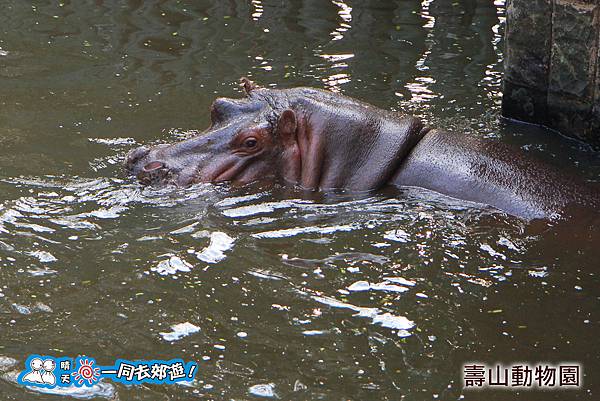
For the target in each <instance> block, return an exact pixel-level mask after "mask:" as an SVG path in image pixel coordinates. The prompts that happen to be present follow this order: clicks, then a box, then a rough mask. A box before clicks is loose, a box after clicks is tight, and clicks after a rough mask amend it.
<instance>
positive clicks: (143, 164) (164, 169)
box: [125, 146, 169, 185]
mask: <svg viewBox="0 0 600 401" xmlns="http://www.w3.org/2000/svg"><path fill="white" fill-rule="evenodd" d="M150 153H151V149H149V148H147V147H145V146H142V147H139V148H136V149H133V150H132V151H131V152H129V153H128V154H127V156H126V157H125V168H126V169H127V170H128V171H129V172H130V173H131V174H133V175H135V177H136V178H137V179H138V181H139V182H140V184H142V185H151V184H153V183H157V182H162V181H164V180H165V179H166V178H167V176H168V175H169V167H168V166H167V164H166V163H165V162H162V161H159V160H152V159H151V158H150V157H149V156H150ZM152 153H155V152H152Z"/></svg>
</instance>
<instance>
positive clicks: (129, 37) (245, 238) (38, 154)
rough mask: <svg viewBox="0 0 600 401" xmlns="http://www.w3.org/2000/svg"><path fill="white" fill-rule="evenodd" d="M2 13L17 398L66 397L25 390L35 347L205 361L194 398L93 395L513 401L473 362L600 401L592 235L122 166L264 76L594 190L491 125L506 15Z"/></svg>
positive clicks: (0, 331)
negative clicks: (176, 185)
mask: <svg viewBox="0 0 600 401" xmlns="http://www.w3.org/2000/svg"><path fill="white" fill-rule="evenodd" d="M0 9H1V10H2V12H1V13H0V48H1V50H0V89H1V90H0V143H1V144H2V148H1V150H0V194H1V196H0V372H4V373H2V374H1V377H2V379H1V380H0V399H2V400H23V399H32V400H45V399H48V400H54V399H56V397H55V396H54V395H47V394H42V393H39V392H32V391H28V390H25V389H23V388H21V387H19V386H18V385H16V384H15V383H14V378H15V369H17V368H20V367H21V366H22V363H23V361H24V360H25V359H26V357H27V355H29V354H32V353H38V354H51V355H57V356H59V355H66V356H77V355H79V354H86V355H89V356H94V357H95V358H97V360H98V362H99V363H100V364H110V363H111V362H112V361H114V360H115V359H117V358H126V359H139V358H145V359H171V358H183V359H185V360H195V361H197V362H198V363H199V373H198V376H197V379H196V381H194V382H193V383H191V384H189V385H186V386H182V385H177V386H145V387H126V386H122V385H116V384H113V383H110V382H106V383H101V384H100V385H99V386H96V387H94V388H92V389H89V390H78V391H74V390H69V391H67V392H66V394H67V395H69V396H71V397H78V398H97V399H109V400H116V399H118V400H189V399H196V398H198V399H255V398H265V397H266V398H279V399H336V400H339V399H355V400H359V399H361V400H362V399H389V400H398V399H403V400H426V399H442V400H457V399H480V397H481V396H485V397H487V399H489V400H505V399H510V398H511V397H516V394H515V393H513V392H507V391H504V392H486V393H473V392H468V391H464V390H462V388H461V381H460V374H461V372H462V365H463V364H464V362H465V361H482V362H486V363H489V364H492V363H495V362H498V361H501V362H506V363H513V362H518V361H529V362H532V363H534V362H538V361H547V362H551V363H557V362H560V361H579V362H580V363H582V364H583V366H584V371H585V372H586V375H585V377H584V389H583V390H581V391H570V392H539V391H537V392H536V391H534V392H527V393H526V394H525V395H524V396H525V397H526V398H527V399H529V400H548V399H556V400H564V399H595V398H596V397H598V394H599V389H598V388H597V387H598V383H597V381H596V380H595V379H594V378H595V377H596V373H595V372H597V371H598V369H600V360H599V359H598V355H600V354H599V351H600V349H599V346H598V342H597V341H596V340H595V339H596V338H597V336H598V334H600V330H599V326H598V325H599V323H600V322H599V319H600V313H599V312H598V310H599V309H598V304H599V302H600V294H599V293H598V288H600V287H599V284H600V283H599V279H598V273H597V267H598V262H597V261H598V260H599V259H598V256H600V255H599V254H598V251H599V249H598V248H599V247H598V243H597V242H594V238H598V237H589V236H586V232H587V231H586V228H585V227H584V225H583V224H582V223H578V225H575V226H570V227H567V228H566V230H570V231H569V232H568V233H567V234H565V233H564V231H565V230H563V229H564V228H561V229H560V230H559V229H558V227H555V226H553V225H552V224H550V223H547V222H536V223H534V224H528V223H526V222H524V221H521V220H519V219H517V218H514V217H511V216H507V215H504V214H503V213H499V212H494V211H492V210H486V209H481V208H480V207H478V206H476V205H470V204H466V203H464V202H458V201H452V200H449V199H445V198H444V197H441V196H437V195H434V194H431V193H425V192H420V191H417V190H401V191H383V192H380V193H375V194H367V195H365V196H362V197H356V196H350V195H348V194H344V193H338V194H326V195H322V194H315V195H314V196H307V195H306V194H305V193H297V192H294V191H293V190H290V189H288V188H279V187H275V188H245V189H231V188H228V187H227V186H210V185H199V186H195V187H193V188H189V189H182V190H177V191H174V190H157V189H147V188H146V189H143V188H140V187H139V186H138V185H137V184H135V183H134V182H132V181H131V180H130V179H128V178H127V177H125V176H124V174H123V172H122V171H121V167H120V164H121V162H122V159H123V156H124V154H125V153H126V152H127V150H129V149H130V148H132V147H134V146H136V145H139V144H141V143H154V142H160V141H174V140H178V139H181V138H185V137H187V136H189V135H193V134H194V132H197V131H198V130H201V129H203V128H204V127H205V126H207V124H208V112H207V111H208V107H209V105H210V103H211V102H212V101H213V100H214V98H215V97H217V96H233V97H236V96H241V93H240V90H239V88H238V87H237V84H236V81H237V80H238V79H239V77H240V76H244V75H246V76H250V77H252V79H254V80H256V81H257V82H259V83H261V84H263V85H270V86H276V87H292V86H298V85H310V86H315V87H319V88H328V89H330V90H333V91H339V92H342V93H345V94H347V95H350V96H354V97H357V98H359V99H362V100H366V101H369V102H371V103H373V104H375V105H377V106H380V107H383V108H388V109H396V110H406V111H409V112H411V113H413V114H415V115H417V116H419V117H421V118H423V119H424V120H425V121H426V122H427V123H428V124H431V125H435V126H438V127H444V128H446V129H449V130H454V131H457V132H464V134H465V135H477V136H483V137H490V138H498V139H500V140H502V141H505V142H508V143H512V144H514V145H515V146H519V147H521V148H523V149H524V150H526V151H528V152H530V153H531V154H533V155H534V156H536V157H541V158H544V159H547V160H548V161H549V162H550V163H554V164H556V165H559V166H560V167H561V168H562V169H566V170H572V171H575V172H576V173H577V174H579V175H581V176H582V177H583V178H584V179H586V180H589V181H598V178H599V177H600V157H599V156H598V154H597V153H593V152H591V151H590V150H589V149H588V148H587V147H586V146H584V145H581V144H579V143H576V142H573V141H569V140H567V139H565V138H562V137H560V136H558V135H556V134H553V133H551V132H549V131H545V130H542V129H539V128H535V127H530V126H522V125H518V124H514V123H510V122H506V121H501V120H500V119H499V109H500V98H501V92H500V91H501V88H500V79H501V63H502V46H503V42H502V32H503V29H504V22H505V21H504V13H505V5H504V2H503V1H496V2H495V3H493V2H491V1H483V0H480V1H476V0H471V1H466V0H465V1H459V2H449V1H448V2H446V1H441V0H436V1H428V0H424V1H411V0H407V1H395V2H392V1H375V0H373V1H352V2H351V1H342V0H335V1H325V0H320V1H316V0H305V1H296V0H294V1H286V2H282V1H260V0H253V1H250V2H242V1H223V2H216V1H215V2H208V1H143V2H142V1H133V0H131V1H128V2H118V1H102V2H98V1H76V2H75V1H66V0H64V1H61V2H58V1H35V2H28V1H17V0H13V1H10V0H2V1H0ZM587 223H588V224H593V222H587ZM577 234H580V235H579V236H577ZM590 238H591V239H590ZM16 363H17V364H18V365H15V364H16ZM482 394H483V395H482ZM521 396H523V394H521Z"/></svg>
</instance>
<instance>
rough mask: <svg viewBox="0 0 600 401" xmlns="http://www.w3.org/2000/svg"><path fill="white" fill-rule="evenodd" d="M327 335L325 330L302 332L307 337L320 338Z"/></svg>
mask: <svg viewBox="0 0 600 401" xmlns="http://www.w3.org/2000/svg"><path fill="white" fill-rule="evenodd" d="M325 333H326V332H325V331H323V330H304V331H303V332H302V334H304V335H305V336H320V335H322V334H325Z"/></svg>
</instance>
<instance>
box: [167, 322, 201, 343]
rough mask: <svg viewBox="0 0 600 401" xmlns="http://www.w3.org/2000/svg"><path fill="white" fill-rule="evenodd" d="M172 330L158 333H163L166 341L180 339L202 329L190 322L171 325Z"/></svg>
mask: <svg viewBox="0 0 600 401" xmlns="http://www.w3.org/2000/svg"><path fill="white" fill-rule="evenodd" d="M171 330H173V331H171V332H168V333H158V334H160V335H161V337H162V338H163V340H165V341H178V340H181V339H182V338H184V337H187V336H189V335H192V334H194V333H197V332H199V331H200V327H198V326H196V325H194V324H192V323H190V322H184V323H177V324H174V325H172V326H171Z"/></svg>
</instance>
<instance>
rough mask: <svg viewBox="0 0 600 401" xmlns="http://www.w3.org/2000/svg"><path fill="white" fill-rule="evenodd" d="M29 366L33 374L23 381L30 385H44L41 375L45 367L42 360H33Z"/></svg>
mask: <svg viewBox="0 0 600 401" xmlns="http://www.w3.org/2000/svg"><path fill="white" fill-rule="evenodd" d="M29 366H30V367H31V372H29V373H27V374H26V375H25V377H23V381H24V382H30V383H44V380H43V379H42V374H41V373H40V370H41V369H42V366H43V363H42V360H41V359H40V358H33V359H32V360H31V362H29Z"/></svg>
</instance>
